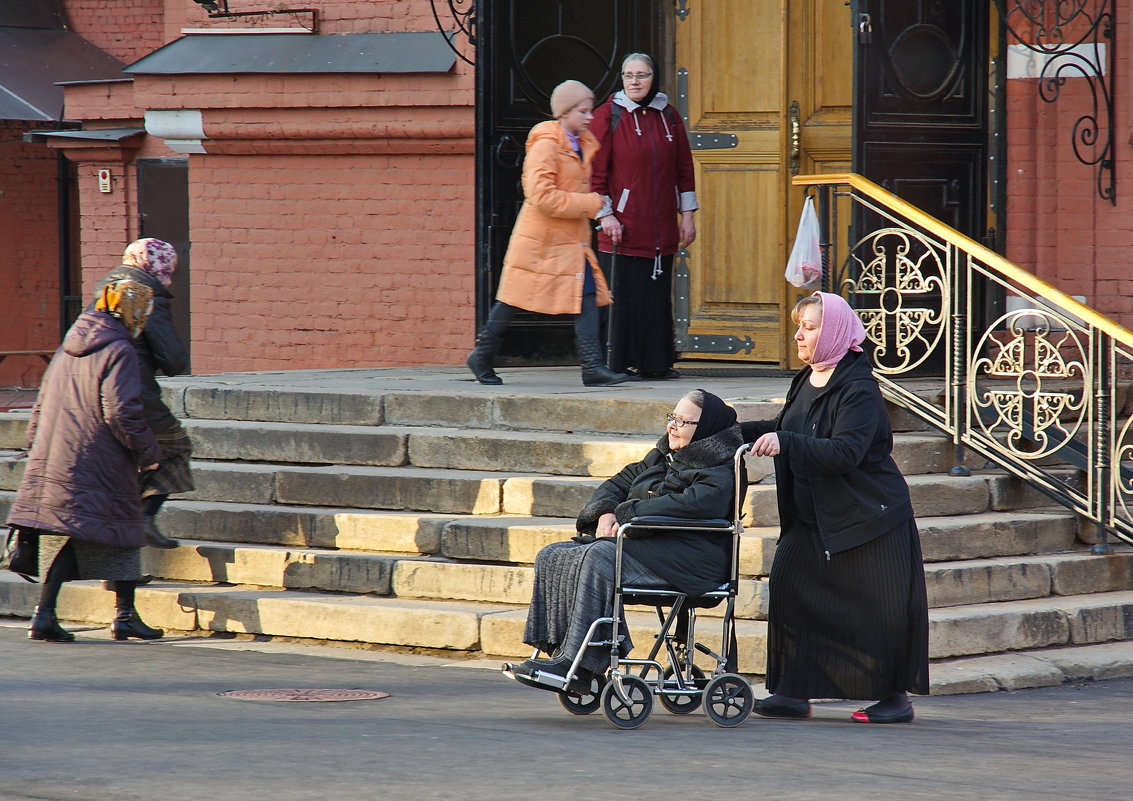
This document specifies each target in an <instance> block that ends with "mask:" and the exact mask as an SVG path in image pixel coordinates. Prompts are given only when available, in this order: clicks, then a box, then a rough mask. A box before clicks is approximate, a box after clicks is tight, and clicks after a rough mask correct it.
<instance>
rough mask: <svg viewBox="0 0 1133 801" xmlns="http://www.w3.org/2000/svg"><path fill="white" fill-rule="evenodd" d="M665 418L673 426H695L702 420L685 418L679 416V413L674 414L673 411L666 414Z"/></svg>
mask: <svg viewBox="0 0 1133 801" xmlns="http://www.w3.org/2000/svg"><path fill="white" fill-rule="evenodd" d="M665 420H666V421H667V422H668V423H669V425H671V426H672V427H673V428H684V427H685V426H694V425H696V424H697V423H699V422H700V421H699V420H685V419H684V418H683V417H678V416H677V415H675V414H673V413H672V412H669V413H668V414H667V415H665Z"/></svg>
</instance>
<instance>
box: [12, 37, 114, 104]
mask: <svg viewBox="0 0 1133 801" xmlns="http://www.w3.org/2000/svg"><path fill="white" fill-rule="evenodd" d="M121 77H122V62H120V61H118V59H116V58H114V57H113V56H111V55H110V54H108V53H106V52H104V51H102V50H99V49H98V48H97V47H95V46H94V45H93V44H91V43H90V42H88V41H87V40H86V39H84V38H83V37H81V36H79V35H78V34H76V33H74V32H73V31H67V30H61V29H48V28H18V27H11V26H0V120H32V121H36V122H49V121H58V120H62V119H63V87H62V86H58V85H57V84H59V83H60V82H66V81H94V80H105V79H113V78H121Z"/></svg>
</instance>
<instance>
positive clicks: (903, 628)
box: [767, 520, 929, 700]
mask: <svg viewBox="0 0 1133 801" xmlns="http://www.w3.org/2000/svg"><path fill="white" fill-rule="evenodd" d="M770 593H771V595H770V603H769V606H768V641H767V689H768V690H770V691H771V692H774V693H778V694H780V695H786V696H790V697H792V698H848V699H863V700H882V699H884V698H888V697H889V696H890V695H892V694H893V693H895V692H901V691H908V692H913V693H919V694H922V695H924V694H927V693H928V690H929V681H928V599H927V596H926V591H925V578H924V563H923V560H922V557H921V544H920V537H919V535H918V534H917V526H916V522H915V521H913V520H910V521H908V522H907V523H903V524H901V525H900V526H897V527H896V528H894V529H891V530H890V531H888V532H886V533H885V534H883V535H882V536H880V537H878V538H877V539H874V540H871V541H870V542H867V543H866V544H865V545H861V546H859V547H857V548H853V549H851V550H849V551H844V552H842V553H837V554H834V555H833V556H832V557H831V558H830V560H829V561H828V560H827V558H826V555H825V553H824V552H823V549H822V546H821V543H820V541H819V539H818V532H817V531H814V530H813V529H810V528H807V527H803V526H799V525H795V526H793V527H792V528H791V529H790V530H789V531H787V532H784V534H783V536H782V537H781V538H780V540H779V545H778V547H777V548H776V550H775V560H774V562H773V563H772V566H771V584H770Z"/></svg>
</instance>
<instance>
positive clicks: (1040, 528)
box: [917, 509, 1078, 562]
mask: <svg viewBox="0 0 1133 801" xmlns="http://www.w3.org/2000/svg"><path fill="white" fill-rule="evenodd" d="M917 528H918V529H919V531H920V538H921V548H922V550H923V554H924V560H925V562H950V561H960V560H966V559H991V558H995V557H1007V556H1026V555H1029V554H1042V553H1065V552H1067V551H1072V550H1074V548H1075V547H1076V546H1077V539H1078V538H1077V532H1078V520H1077V518H1076V517H1075V516H1074V515H1073V514H1072V513H1070V512H1067V511H1066V510H1064V509H1052V510H1036V511H1022V512H984V513H981V514H975V515H964V516H962V517H929V518H918V519H917Z"/></svg>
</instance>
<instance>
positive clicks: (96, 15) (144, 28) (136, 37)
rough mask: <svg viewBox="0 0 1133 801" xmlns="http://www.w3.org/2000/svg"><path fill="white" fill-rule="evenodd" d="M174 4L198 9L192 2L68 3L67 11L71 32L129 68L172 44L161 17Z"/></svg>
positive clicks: (123, 0) (114, 0)
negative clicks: (166, 45) (131, 64)
mask: <svg viewBox="0 0 1133 801" xmlns="http://www.w3.org/2000/svg"><path fill="white" fill-rule="evenodd" d="M172 3H176V4H179V5H182V6H191V5H193V6H195V5H196V4H195V3H193V2H192V0H66V2H65V7H66V11H67V22H68V24H69V25H70V26H71V30H73V31H74V32H75V33H77V34H79V35H80V36H82V37H83V38H84V39H86V40H87V41H89V42H90V43H91V44H93V45H95V46H96V47H99V48H101V49H102V50H105V51H106V52H107V53H109V54H110V55H112V56H114V57H115V58H116V59H118V60H119V61H122V62H124V63H126V64H129V63H130V62H132V61H136V60H138V59H139V58H141V57H142V56H144V55H145V54H146V53H149V52H151V51H153V50H156V49H157V48H159V47H161V46H162V45H163V44H165V43H166V42H168V41H171V40H170V39H167V38H166V36H165V28H164V27H163V25H162V17H163V6H165V5H167V4H172ZM198 8H199V6H198Z"/></svg>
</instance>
